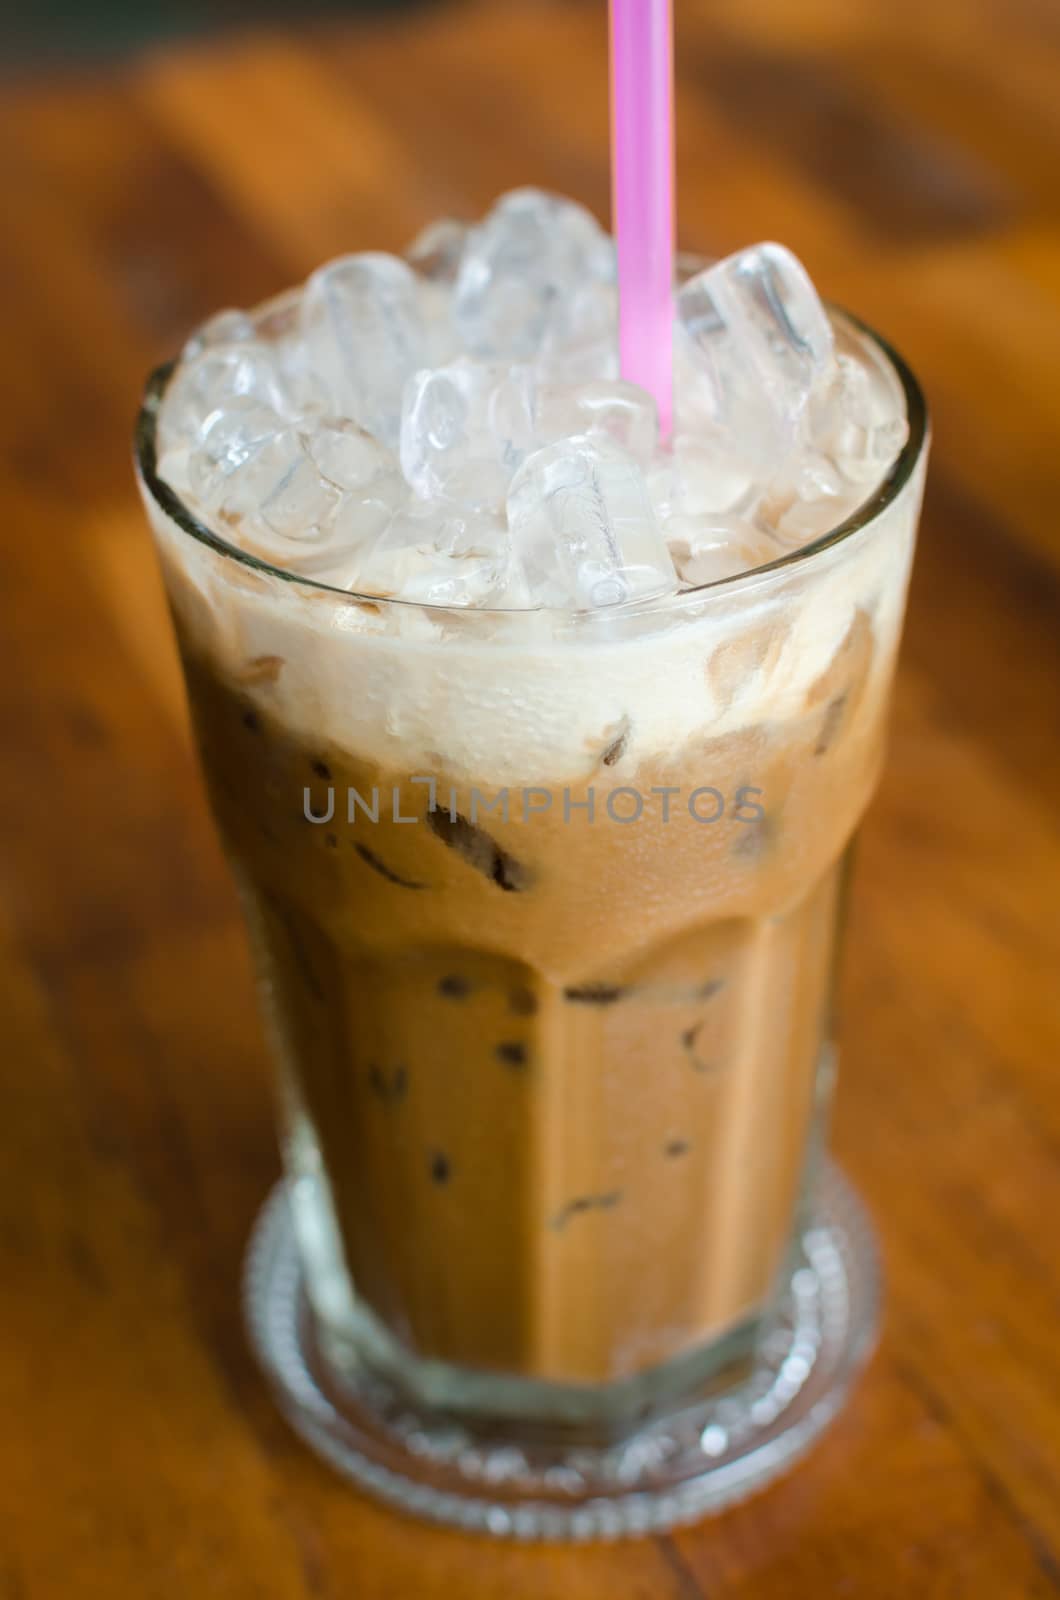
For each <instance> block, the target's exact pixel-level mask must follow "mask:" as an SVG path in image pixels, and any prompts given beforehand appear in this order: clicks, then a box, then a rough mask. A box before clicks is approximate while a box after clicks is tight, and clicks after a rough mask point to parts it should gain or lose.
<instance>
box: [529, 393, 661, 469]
mask: <svg viewBox="0 0 1060 1600" xmlns="http://www.w3.org/2000/svg"><path fill="white" fill-rule="evenodd" d="M534 409H535V424H536V428H537V432H538V434H539V436H540V437H541V438H542V439H543V440H546V441H552V440H554V439H563V438H568V437H569V436H570V435H571V434H575V433H587V434H589V435H590V436H591V437H597V436H599V437H601V438H607V439H610V440H611V441H612V443H614V444H617V445H618V446H619V448H620V449H622V450H625V451H626V453H627V455H631V456H635V457H636V459H637V460H638V461H643V462H648V461H650V460H651V458H652V456H653V454H654V452H655V447H656V445H657V444H658V442H659V412H658V408H657V406H656V404H655V401H654V400H653V399H652V397H651V395H650V394H648V392H647V390H646V389H641V388H638V386H637V385H636V384H635V383H621V382H619V381H618V380H617V379H616V381H615V382H614V383H582V384H578V385H577V386H567V385H560V384H547V385H546V384H543V385H541V387H540V388H539V389H538V392H537V397H536V402H535V408H534Z"/></svg>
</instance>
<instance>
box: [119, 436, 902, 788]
mask: <svg viewBox="0 0 1060 1600" xmlns="http://www.w3.org/2000/svg"><path fill="white" fill-rule="evenodd" d="M922 479H923V467H922V464H921V466H920V467H919V468H918V469H917V472H916V473H915V474H914V475H913V477H912V478H911V480H910V481H909V482H908V483H907V484H906V485H905V487H904V488H903V489H902V491H901V492H900V494H899V495H898V496H897V497H896V499H895V500H894V501H893V502H892V503H891V504H890V505H889V506H887V508H886V509H885V510H884V511H883V512H881V513H880V515H879V516H878V517H877V518H876V519H875V520H874V521H872V522H870V523H868V524H867V525H866V526H865V527H863V528H861V529H859V530H858V531H857V532H855V533H853V534H851V535H849V536H848V537H847V538H846V539H845V540H843V541H841V542H840V543H838V544H837V545H835V546H833V547H832V548H831V549H828V550H825V551H821V552H819V553H818V554H816V555H814V556H810V557H806V558H803V559H802V560H800V561H798V562H796V563H793V564H792V565H791V566H789V567H785V568H780V569H778V570H776V571H774V572H763V573H758V574H750V575H748V576H747V577H746V578H743V579H738V580H735V581H734V582H731V583H726V584H724V585H721V586H718V587H715V588H713V589H711V590H704V591H700V592H699V593H698V594H690V595H683V596H674V597H671V598H669V599H668V600H666V601H664V602H662V603H656V604H654V605H652V606H649V607H646V608H644V610H643V611H641V612H640V614H639V615H633V614H632V613H630V614H627V615H625V616H622V615H621V614H619V613H618V612H615V613H612V614H611V615H610V616H601V615H599V614H597V615H591V616H588V617H586V618H578V617H573V616H563V615H560V614H555V613H547V612H538V613H510V614H498V613H483V612H474V611H466V612H460V613H453V612H441V611H437V610H432V609H431V608H424V607H418V606H414V605H409V604H405V603H388V602H386V601H378V602H371V601H368V602H362V601H354V600H346V599H345V597H343V596H342V595H339V594H335V593H332V592H329V591H326V590H322V589H314V588H313V586H312V585H308V584H302V583H287V582H284V581H282V580H281V579H279V578H275V577H272V576H271V575H268V574H262V575H259V574H256V573H253V572H251V571H249V570H248V569H247V568H245V567H243V566H242V565H241V564H239V563H238V562H236V561H235V560H233V559H232V558H230V557H226V556H223V555H221V554H219V553H218V552H215V551H213V550H211V549H209V548H208V547H207V546H205V545H203V544H200V543H196V542H194V541H193V540H192V539H191V538H190V536H189V535H188V534H186V533H185V532H184V531H183V530H181V529H180V528H178V527H177V526H176V524H175V523H173V522H172V521H171V520H170V519H169V518H168V517H167V516H166V515H165V513H164V512H163V511H162V510H161V508H160V507H159V506H158V505H157V504H156V503H155V502H154V501H153V500H152V499H151V497H150V494H149V493H145V498H146V499H147V502H148V509H149V512H150V515H151V518H152V522H153V525H154V528H155V531H156V534H157V536H158V539H159V543H160V546H161V548H162V551H163V556H164V559H165V561H166V564H167V566H168V567H169V568H170V571H169V574H168V578H169V588H170V594H171V599H172V601H173V604H174V606H175V608H176V610H177V613H178V616H179V617H180V620H181V622H182V624H183V631H184V635H185V642H186V647H187V648H190V649H193V650H195V651H196V652H197V653H200V654H203V655H205V656H206V657H207V658H208V659H209V661H210V664H211V666H212V669H213V670H214V671H215V672H216V673H218V674H219V675H220V676H222V677H223V678H226V679H228V680H230V682H231V683H232V684H233V686H238V687H239V688H240V689H241V691H242V692H243V693H244V694H245V695H246V696H247V698H248V700H249V701H254V702H257V703H259V704H260V705H261V707H262V709H263V710H264V711H265V712H266V713H267V714H268V715H270V716H272V717H275V718H277V719H278V720H279V721H280V722H282V723H283V724H285V725H286V726H288V727H289V728H290V729H291V730H292V732H295V733H297V735H298V736H299V737H300V738H302V739H305V740H308V741H314V740H315V741H318V742H319V743H320V744H321V746H322V747H323V746H325V745H328V744H333V745H335V746H338V747H339V748H344V749H346V750H349V751H351V752H352V753H355V754H357V755H359V756H361V757H364V758H368V759H371V760H375V761H377V762H378V763H379V765H380V766H381V767H384V768H386V769H388V770H390V771H395V772H398V773H400V774H402V775H406V774H407V775H409V776H412V775H415V774H416V773H418V772H424V773H429V772H437V771H439V770H442V771H444V772H446V773H448V774H449V775H451V776H452V778H453V779H454V781H461V780H462V781H468V782H477V783H480V784H495V785H505V784H531V783H534V782H537V781H540V782H547V783H552V784H555V783H563V782H575V781H578V780H584V779H586V778H588V777H590V776H592V775H593V774H594V773H598V774H599V776H600V781H601V783H604V782H612V783H620V782H622V781H623V775H626V774H632V773H633V772H635V770H636V769H637V767H638V766H639V765H640V764H641V763H642V762H645V763H655V764H658V763H660V762H665V761H667V760H669V759H672V758H679V757H680V754H681V752H682V751H683V750H684V748H685V747H686V746H689V745H693V744H697V745H700V746H701V745H702V743H703V741H705V740H709V739H714V738H720V737H722V736H723V735H726V734H730V733H732V732H734V731H736V730H738V729H740V728H745V727H752V726H756V725H774V726H775V725H779V724H783V723H786V722H789V721H791V720H792V719H795V718H797V717H798V716H799V715H800V714H801V713H802V712H803V711H804V709H805V708H806V702H807V696H808V695H809V694H810V692H811V690H812V688H813V686H814V684H815V683H816V682H817V680H818V679H819V678H820V677H821V676H822V674H823V673H824V672H825V671H826V670H827V668H828V666H829V664H830V662H831V661H832V659H833V658H834V656H835V653H836V651H837V650H838V649H839V647H840V646H841V644H842V643H843V640H844V639H845V637H846V636H847V634H848V631H849V629H850V627H851V624H852V622H853V619H854V616H855V613H856V611H857V610H858V609H859V608H860V609H861V610H863V611H864V612H866V613H867V614H868V616H869V617H870V619H871V622H872V629H873V635H874V640H875V647H874V657H873V662H872V666H871V669H870V676H869V681H868V684H867V686H866V692H865V705H866V710H865V712H864V714H866V715H867V714H868V711H867V706H868V704H869V702H870V700H871V699H878V700H880V701H882V699H883V697H884V695H885V694H886V690H887V687H888V684H889V681H890V676H891V669H892V665H893V659H894V655H895V652H896V650H897V645H898V637H899V633H900V629H901V620H902V613H903V609H904V600H905V589H906V584H907V580H908V572H909V565H910V561H911V556H912V545H913V537H914V533H915V526H916V518H917V512H918V509H919V500H920V492H921V487H922ZM263 660H267V661H269V662H270V664H273V670H271V671H270V672H269V673H267V674H264V675H263V674H262V673H261V671H260V667H259V666H257V665H256V664H260V663H261V662H262V661H263ZM275 663H278V665H275ZM622 732H626V733H627V739H626V745H625V750H624V753H623V758H622V762H621V764H620V765H619V766H617V767H616V768H602V767H601V764H600V763H601V756H602V752H603V751H604V750H605V749H606V748H607V746H608V745H609V744H610V743H612V742H613V740H614V739H615V738H616V737H617V736H618V735H619V734H620V733H622Z"/></svg>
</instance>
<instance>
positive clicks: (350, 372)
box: [301, 253, 429, 445]
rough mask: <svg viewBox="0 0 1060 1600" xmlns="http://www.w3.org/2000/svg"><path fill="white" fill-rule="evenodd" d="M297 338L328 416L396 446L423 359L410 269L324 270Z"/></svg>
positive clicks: (309, 294) (343, 263)
mask: <svg viewBox="0 0 1060 1600" xmlns="http://www.w3.org/2000/svg"><path fill="white" fill-rule="evenodd" d="M301 331H302V336H303V339H304V341H305V345H306V350H307V354H308V357H309V360H310V363H311V364H312V366H313V368H314V370H315V371H317V372H318V373H319V374H320V375H321V376H322V377H323V378H324V379H325V381H326V383H327V385H328V388H329V390H330V394H331V398H332V404H333V409H334V410H336V411H338V412H340V413H341V414H342V415H343V416H346V417H350V418H352V420H353V421H354V422H358V423H360V425H361V427H363V428H367V429H368V431H369V432H370V433H373V434H375V436H376V438H378V439H381V440H382V441H383V442H384V443H385V444H389V445H395V444H396V443H397V438H398V427H399V420H400V415H401V391H402V389H403V387H404V384H405V380H406V378H408V377H410V376H411V374H412V373H413V372H415V371H416V369H417V367H421V366H423V365H424V361H425V359H429V354H428V348H427V328H426V323H425V319H424V316H423V309H422V306H421V304H420V300H419V294H418V289H417V280H416V275H415V273H414V272H413V271H412V268H411V267H409V266H408V264H407V263H406V262H404V261H399V260H398V259H397V258H396V257H395V256H387V255H381V254H374V253H369V254H365V255H356V256H343V257H341V258H340V259H339V260H338V261H332V262H329V264H328V265H327V266H325V267H321V268H320V269H319V271H317V272H315V273H314V274H313V276H312V277H311V278H310V279H309V281H308V283H307V284H306V287H305V293H304V295H303V298H302V314H301Z"/></svg>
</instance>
